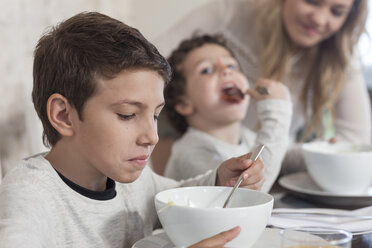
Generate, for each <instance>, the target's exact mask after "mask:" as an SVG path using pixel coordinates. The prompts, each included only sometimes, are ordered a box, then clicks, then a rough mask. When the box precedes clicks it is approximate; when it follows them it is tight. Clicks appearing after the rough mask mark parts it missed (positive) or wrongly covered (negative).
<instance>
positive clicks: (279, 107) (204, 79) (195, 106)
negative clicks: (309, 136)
mask: <svg viewBox="0 0 372 248" xmlns="http://www.w3.org/2000/svg"><path fill="white" fill-rule="evenodd" d="M168 61H169V63H170V65H171V67H172V69H173V77H172V79H171V83H170V84H169V85H168V86H167V87H166V89H165V93H164V94H165V102H166V106H165V110H166V112H165V113H166V114H167V116H168V118H169V122H170V123H171V124H172V125H173V127H174V128H175V129H176V131H178V132H179V133H181V134H182V137H181V138H180V139H179V140H177V141H176V142H175V144H174V145H173V148H172V152H171V156H170V158H169V160H168V163H167V165H166V169H165V176H168V177H171V178H174V179H177V180H180V179H184V178H188V177H192V176H195V175H198V174H200V173H202V172H205V171H207V170H209V169H213V168H215V167H216V165H218V164H220V162H222V161H224V160H226V159H228V158H230V157H234V156H240V155H242V154H244V153H246V152H247V151H251V150H253V149H254V148H255V147H256V146H258V145H259V144H265V146H266V147H265V149H264V150H263V152H262V156H261V157H262V160H263V161H264V164H265V165H266V172H265V183H264V185H263V188H262V190H263V191H266V192H267V191H269V189H270V188H271V186H272V184H273V183H274V181H275V179H276V178H277V176H278V173H279V170H280V165H281V161H282V159H283V157H284V154H285V151H286V147H287V140H288V132H289V126H290V121H291V115H292V104H291V102H290V96H289V91H288V89H287V87H286V86H284V85H283V84H281V83H278V82H271V81H268V80H260V81H259V82H258V83H257V84H256V87H260V88H261V89H265V90H266V92H262V93H263V94H259V93H258V92H257V91H256V90H252V89H248V87H249V85H248V80H247V78H246V77H245V75H244V74H243V73H242V72H241V71H240V68H239V64H238V62H237V60H236V59H235V57H234V55H233V53H232V51H231V50H230V49H229V48H228V47H227V46H226V44H225V41H224V39H223V37H222V36H221V35H214V36H211V35H200V36H194V37H192V38H190V39H188V40H184V41H183V42H181V43H180V45H179V47H178V48H176V49H175V50H174V51H173V53H172V54H171V56H170V57H169V59H168ZM231 88H236V89H240V90H241V91H242V92H248V93H249V95H251V96H252V97H253V98H254V99H255V100H257V101H258V104H257V106H258V111H257V112H258V115H259V119H260V121H261V128H260V129H259V131H258V132H257V133H256V132H253V131H251V130H249V129H247V128H244V127H243V126H242V125H241V120H243V118H244V117H245V114H246V112H247V107H248V104H249V97H248V96H245V97H244V95H242V97H244V98H243V99H229V98H228V97H227V95H226V91H229V89H230V90H231ZM256 89H257V88H256ZM265 93H266V94H265ZM268 93H269V94H268Z"/></svg>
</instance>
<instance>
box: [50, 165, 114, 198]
mask: <svg viewBox="0 0 372 248" xmlns="http://www.w3.org/2000/svg"><path fill="white" fill-rule="evenodd" d="M55 171H56V172H57V173H58V175H59V177H60V178H61V179H62V180H63V182H65V183H66V184H67V186H69V187H70V188H71V189H72V190H74V191H76V192H77V193H79V194H80V195H83V196H85V197H88V198H90V199H93V200H99V201H107V200H111V199H113V198H114V197H115V196H116V190H115V181H114V180H112V179H111V178H107V182H106V189H105V190H104V191H93V190H90V189H86V188H84V187H81V186H80V185H77V184H76V183H74V182H72V181H71V180H69V179H68V178H66V177H65V176H63V175H62V174H61V173H59V172H58V171H57V170H55Z"/></svg>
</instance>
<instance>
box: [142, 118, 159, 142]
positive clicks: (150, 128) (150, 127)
mask: <svg viewBox="0 0 372 248" xmlns="http://www.w3.org/2000/svg"><path fill="white" fill-rule="evenodd" d="M158 141H159V136H158V131H157V125H156V122H155V121H154V120H152V121H146V123H143V125H142V126H141V133H140V135H139V137H138V143H139V144H140V145H148V146H153V145H156V143H158Z"/></svg>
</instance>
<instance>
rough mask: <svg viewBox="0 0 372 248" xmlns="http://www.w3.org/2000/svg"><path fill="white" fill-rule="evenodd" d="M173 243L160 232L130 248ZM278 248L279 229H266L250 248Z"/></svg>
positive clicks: (166, 246)
mask: <svg viewBox="0 0 372 248" xmlns="http://www.w3.org/2000/svg"><path fill="white" fill-rule="evenodd" d="M173 247H174V245H173V243H172V242H171V241H170V240H169V238H168V237H167V235H166V234H165V233H164V232H162V233H158V234H155V235H152V236H148V237H146V238H143V239H141V240H139V241H137V242H136V243H135V244H134V245H133V246H132V248H173ZM262 247H265V248H280V234H279V229H273V228H266V229H265V231H264V232H263V234H262V235H261V237H260V238H259V240H258V241H257V242H256V243H255V244H254V245H253V246H252V247H251V248H262Z"/></svg>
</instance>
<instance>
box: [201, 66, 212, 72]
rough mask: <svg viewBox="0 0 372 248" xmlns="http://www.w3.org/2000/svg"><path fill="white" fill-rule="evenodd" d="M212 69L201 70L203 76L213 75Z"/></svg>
mask: <svg viewBox="0 0 372 248" xmlns="http://www.w3.org/2000/svg"><path fill="white" fill-rule="evenodd" d="M212 71H213V70H212V68H211V67H206V68H203V69H202V70H201V74H211V73H212Z"/></svg>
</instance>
